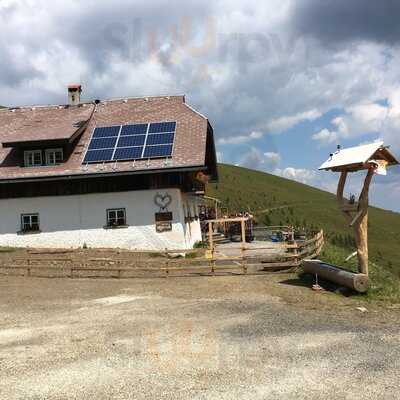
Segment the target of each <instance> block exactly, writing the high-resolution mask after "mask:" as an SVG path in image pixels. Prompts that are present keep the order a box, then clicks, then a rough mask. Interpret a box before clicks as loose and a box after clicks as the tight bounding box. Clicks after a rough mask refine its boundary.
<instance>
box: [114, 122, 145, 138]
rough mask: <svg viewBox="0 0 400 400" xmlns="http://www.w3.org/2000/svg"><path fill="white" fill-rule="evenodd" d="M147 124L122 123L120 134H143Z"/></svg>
mask: <svg viewBox="0 0 400 400" xmlns="http://www.w3.org/2000/svg"><path fill="white" fill-rule="evenodd" d="M148 125H149V124H135V125H124V126H123V127H122V130H121V136H126V135H145V134H146V133H147V127H148Z"/></svg>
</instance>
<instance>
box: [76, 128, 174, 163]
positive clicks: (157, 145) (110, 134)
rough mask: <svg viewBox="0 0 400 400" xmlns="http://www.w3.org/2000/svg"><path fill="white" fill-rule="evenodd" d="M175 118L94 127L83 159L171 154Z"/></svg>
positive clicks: (105, 159) (103, 160) (128, 158)
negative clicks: (145, 122)
mask: <svg viewBox="0 0 400 400" xmlns="http://www.w3.org/2000/svg"><path fill="white" fill-rule="evenodd" d="M175 130H176V122H154V123H150V124H130V125H122V126H110V127H97V128H95V130H94V132H93V136H92V139H91V141H90V143H89V147H88V150H87V152H86V155H85V159H84V161H83V162H84V163H99V162H107V161H118V160H121V161H122V160H138V159H142V158H146V159H148V158H159V157H171V155H172V150H173V144H174V136H175Z"/></svg>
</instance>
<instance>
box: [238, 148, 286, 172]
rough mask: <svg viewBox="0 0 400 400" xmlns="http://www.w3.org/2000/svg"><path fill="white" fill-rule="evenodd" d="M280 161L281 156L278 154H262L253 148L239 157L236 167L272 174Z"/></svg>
mask: <svg viewBox="0 0 400 400" xmlns="http://www.w3.org/2000/svg"><path fill="white" fill-rule="evenodd" d="M280 161H281V156H280V155H279V153H275V152H266V153H263V152H262V151H260V150H259V149H257V148H255V147H250V149H249V150H248V151H247V152H245V153H244V154H243V155H242V156H241V157H240V159H239V162H238V163H237V165H241V166H243V167H246V168H250V169H256V170H261V171H268V172H273V171H274V170H275V168H276V167H277V166H278V165H279V163H280Z"/></svg>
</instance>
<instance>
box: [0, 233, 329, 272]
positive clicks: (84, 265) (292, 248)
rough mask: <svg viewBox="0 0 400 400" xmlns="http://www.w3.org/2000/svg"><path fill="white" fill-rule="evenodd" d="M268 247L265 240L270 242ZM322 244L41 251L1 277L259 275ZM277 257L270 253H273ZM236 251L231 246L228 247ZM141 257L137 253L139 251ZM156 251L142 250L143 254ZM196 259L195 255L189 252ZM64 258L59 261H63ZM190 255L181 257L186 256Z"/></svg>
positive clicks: (8, 264) (294, 262) (317, 238)
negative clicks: (77, 253) (104, 254)
mask: <svg viewBox="0 0 400 400" xmlns="http://www.w3.org/2000/svg"><path fill="white" fill-rule="evenodd" d="M266 243H267V242H266ZM323 244H324V234H323V231H320V232H315V233H314V236H313V238H312V239H310V240H306V241H301V242H293V243H280V244H279V245H276V244H275V245H272V244H271V245H269V246H268V245H267V244H266V245H265V246H262V247H255V248H253V247H251V246H248V247H243V246H242V245H241V246H240V247H238V248H237V250H238V251H239V255H237V256H224V255H221V254H220V253H219V251H218V247H216V248H215V247H212V248H211V249H206V250H204V249H201V250H200V249H199V250H165V251H164V252H161V253H159V254H157V255H158V257H157V258H149V257H146V258H143V259H140V257H139V258H135V257H129V258H118V255H116V256H115V257H109V258H89V259H87V260H84V259H82V257H78V258H75V257H74V256H73V254H74V253H73V252H72V253H71V256H70V257H68V256H65V254H68V252H65V253H64V254H63V252H60V253H57V252H49V253H48V254H45V253H43V252H37V253H36V254H31V257H30V258H29V259H27V258H18V257H16V258H12V257H11V258H10V259H9V260H8V261H3V260H0V275H18V276H28V277H65V278H133V277H168V276H172V275H174V276H182V275H214V274H216V273H230V274H247V273H250V274H260V273H266V272H271V271H276V270H281V269H289V268H295V267H299V266H300V265H301V263H302V261H303V260H304V259H306V258H307V259H312V258H315V257H317V256H318V255H319V254H320V252H321V250H322V247H323ZM277 248H279V250H280V252H279V253H278V254H271V253H270V252H271V250H274V251H276V250H277ZM230 250H232V248H230ZM138 253H139V252H138ZM143 253H144V254H146V253H154V252H140V254H143ZM193 253H194V254H195V255H196V257H193V256H192V257H193V258H192V257H191V256H190V255H191V254H193ZM60 255H61V257H60ZM185 255H186V257H183V256H185Z"/></svg>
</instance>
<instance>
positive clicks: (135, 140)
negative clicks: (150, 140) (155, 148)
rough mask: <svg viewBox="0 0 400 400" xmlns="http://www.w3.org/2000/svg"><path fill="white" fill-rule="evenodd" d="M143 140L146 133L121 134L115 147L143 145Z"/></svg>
mask: <svg viewBox="0 0 400 400" xmlns="http://www.w3.org/2000/svg"><path fill="white" fill-rule="evenodd" d="M145 140H146V135H137V136H121V137H120V138H119V140H118V145H117V147H132V146H143V145H144V141H145Z"/></svg>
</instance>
